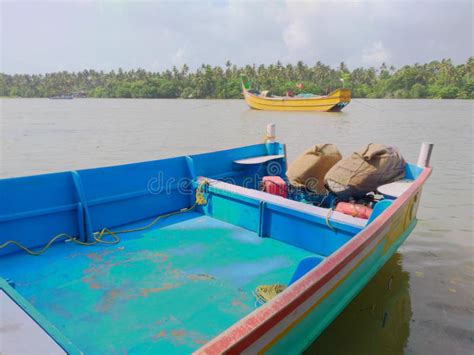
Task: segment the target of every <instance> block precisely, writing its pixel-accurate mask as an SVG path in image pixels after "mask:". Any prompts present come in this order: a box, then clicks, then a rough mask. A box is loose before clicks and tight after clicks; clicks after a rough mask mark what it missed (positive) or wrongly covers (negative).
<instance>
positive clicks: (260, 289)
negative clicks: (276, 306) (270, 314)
mask: <svg viewBox="0 0 474 355" xmlns="http://www.w3.org/2000/svg"><path fill="white" fill-rule="evenodd" d="M285 288H286V286H285V285H282V284H274V285H260V286H257V288H256V289H255V292H254V296H255V297H256V298H257V302H258V303H259V304H260V305H262V304H264V303H266V302H268V301H270V300H271V299H272V298H274V297H275V296H276V295H278V294H279V293H281V292H283V290H284V289H285Z"/></svg>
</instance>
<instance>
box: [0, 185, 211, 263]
mask: <svg viewBox="0 0 474 355" xmlns="http://www.w3.org/2000/svg"><path fill="white" fill-rule="evenodd" d="M205 185H209V181H208V180H206V179H203V180H201V181H200V183H199V185H198V187H197V188H196V192H195V196H194V197H195V201H194V203H193V205H192V206H191V207H187V208H183V209H181V210H178V211H174V212H170V213H166V214H163V215H159V216H158V217H156V218H155V219H153V220H152V221H151V222H150V223H148V224H147V225H145V226H143V227H138V228H133V229H124V230H118V231H111V230H110V229H109V228H102V229H101V230H100V231H98V232H94V233H92V238H93V239H94V241H93V242H82V241H80V240H79V239H78V238H77V237H74V236H71V235H70V234H68V233H60V234H58V235H56V236H54V237H53V238H51V239H50V240H49V242H48V243H47V244H46V245H45V246H44V247H43V248H42V249H40V250H38V251H33V250H31V249H29V248H28V247H26V246H24V245H23V244H21V243H18V242H17V241H16V240H8V241H6V242H5V243H3V244H0V249H3V248H5V247H7V246H8V245H10V244H13V245H16V246H17V247H18V248H20V249H23V250H24V251H25V252H27V253H28V254H30V255H34V256H38V255H41V254H43V253H44V252H45V251H46V250H48V249H49V247H50V246H51V245H52V244H53V243H54V242H55V241H57V240H58V239H61V238H65V239H66V240H65V241H66V242H73V243H75V244H78V245H83V246H92V245H97V244H109V245H113V244H118V243H120V241H121V239H120V237H119V236H118V234H125V233H132V232H140V231H143V230H146V229H149V228H151V227H153V226H154V225H155V224H156V223H158V221H159V220H161V219H163V218H167V217H171V216H174V215H178V214H181V213H186V212H189V211H192V210H193V209H195V208H196V206H199V205H205V204H207V199H206V197H205V195H204V190H203V187H204V186H205ZM106 235H107V236H110V237H111V239H112V240H105V239H104V236H106Z"/></svg>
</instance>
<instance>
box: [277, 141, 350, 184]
mask: <svg viewBox="0 0 474 355" xmlns="http://www.w3.org/2000/svg"><path fill="white" fill-rule="evenodd" d="M341 158H342V156H341V153H339V150H338V149H337V147H336V146H335V145H334V144H317V145H315V146H314V147H312V148H309V149H308V150H306V151H305V152H304V153H303V154H302V155H300V156H299V157H298V158H297V159H296V160H295V161H294V162H293V163H292V164H290V166H289V167H288V171H287V172H286V176H287V177H288V180H289V181H290V184H291V185H293V186H295V187H300V188H301V187H306V188H307V189H308V190H311V191H313V192H317V193H324V192H325V191H326V189H325V187H324V176H325V175H326V173H327V172H328V170H329V169H331V167H332V166H333V165H334V164H336V163H337V162H338V161H339V160H341Z"/></svg>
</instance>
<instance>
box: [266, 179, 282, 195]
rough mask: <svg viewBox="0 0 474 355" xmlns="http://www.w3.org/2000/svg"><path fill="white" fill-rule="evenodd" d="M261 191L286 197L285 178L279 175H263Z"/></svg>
mask: <svg viewBox="0 0 474 355" xmlns="http://www.w3.org/2000/svg"><path fill="white" fill-rule="evenodd" d="M263 191H265V192H268V193H269V194H272V195H277V196H281V197H286V195H287V186H286V183H285V180H283V179H282V178H281V177H279V176H264V177H263Z"/></svg>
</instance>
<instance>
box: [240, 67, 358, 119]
mask: <svg viewBox="0 0 474 355" xmlns="http://www.w3.org/2000/svg"><path fill="white" fill-rule="evenodd" d="M241 81H242V90H243V94H244V97H245V101H246V102H247V104H248V105H249V106H250V107H251V108H253V109H255V110H265V111H331V112H338V111H341V110H342V109H343V108H344V107H346V106H347V105H348V104H349V102H351V90H349V89H344V88H341V89H337V90H334V91H333V92H331V93H330V94H329V95H324V96H318V95H311V94H303V95H301V96H266V92H265V91H263V92H262V93H259V92H258V91H256V90H251V89H250V83H249V81H248V79H247V77H246V76H245V75H242V76H241Z"/></svg>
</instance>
